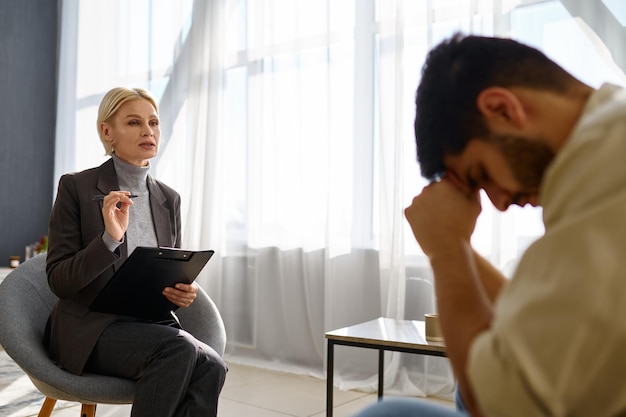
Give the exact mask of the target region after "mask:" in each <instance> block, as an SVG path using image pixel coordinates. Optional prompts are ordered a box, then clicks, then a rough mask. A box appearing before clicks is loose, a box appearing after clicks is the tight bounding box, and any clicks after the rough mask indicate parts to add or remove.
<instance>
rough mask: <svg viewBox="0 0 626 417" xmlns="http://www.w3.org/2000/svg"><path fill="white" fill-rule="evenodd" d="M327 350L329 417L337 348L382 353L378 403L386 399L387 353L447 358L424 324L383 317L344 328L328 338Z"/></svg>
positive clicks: (329, 414) (442, 345) (379, 369)
mask: <svg viewBox="0 0 626 417" xmlns="http://www.w3.org/2000/svg"><path fill="white" fill-rule="evenodd" d="M325 336H326V340H327V342H328V346H327V349H328V350H327V362H326V366H327V371H326V416H328V417H332V415H333V373H334V366H335V364H334V350H335V349H334V348H335V345H344V346H354V347H361V348H367V349H378V400H379V401H380V400H381V399H382V397H383V385H384V368H385V351H386V350H390V351H395V352H407V353H417V354H420V355H430V356H446V347H445V344H444V343H443V342H430V341H426V330H425V325H424V322H423V321H419V320H396V319H390V318H385V317H379V318H377V319H374V320H370V321H366V322H363V323H359V324H355V325H353V326H348V327H343V328H341V329H337V330H333V331H330V332H327V333H326V334H325Z"/></svg>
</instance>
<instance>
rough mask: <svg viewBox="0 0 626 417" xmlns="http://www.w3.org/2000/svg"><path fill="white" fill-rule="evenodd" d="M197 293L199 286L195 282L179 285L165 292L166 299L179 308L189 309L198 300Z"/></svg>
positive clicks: (166, 289) (167, 288) (168, 288)
mask: <svg viewBox="0 0 626 417" xmlns="http://www.w3.org/2000/svg"><path fill="white" fill-rule="evenodd" d="M197 293H198V286H197V285H196V283H195V282H192V283H191V284H183V283H178V284H176V286H175V287H174V288H172V287H166V288H165V289H164V290H163V295H164V296H165V298H167V299H168V300H169V301H170V302H171V303H174V304H176V305H177V306H178V307H189V306H190V305H191V303H193V301H194V300H195V299H196V295H197Z"/></svg>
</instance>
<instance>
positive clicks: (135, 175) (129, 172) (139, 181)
mask: <svg viewBox="0 0 626 417" xmlns="http://www.w3.org/2000/svg"><path fill="white" fill-rule="evenodd" d="M113 164H114V166H115V172H116V173H117V178H118V181H119V185H120V190H123V191H130V192H131V193H132V194H135V195H137V198H133V205H132V206H131V207H130V210H129V217H128V229H127V230H126V239H127V241H128V243H127V246H128V255H129V256H130V254H131V253H132V252H133V250H135V248H136V247H137V246H151V247H156V246H158V243H157V238H156V232H155V231H154V224H153V222H152V211H151V210H150V198H149V197H150V193H149V192H148V183H147V178H148V171H149V170H150V165H148V166H145V167H138V166H135V165H131V164H128V163H126V162H124V161H122V160H121V159H120V158H118V157H117V156H115V154H113ZM103 239H104V242H105V243H106V244H107V247H108V248H109V249H110V250H111V251H114V250H115V249H116V248H117V247H118V246H119V245H121V244H122V243H123V240H122V242H117V241H115V240H114V239H113V238H112V237H110V236H109V235H108V234H107V233H105V234H104V236H103Z"/></svg>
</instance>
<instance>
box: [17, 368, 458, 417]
mask: <svg viewBox="0 0 626 417" xmlns="http://www.w3.org/2000/svg"><path fill="white" fill-rule="evenodd" d="M229 369H230V370H229V373H228V376H227V378H226V384H225V385H224V389H223V390H222V395H221V397H220V405H219V413H218V415H219V416H220V417H290V416H291V417H322V416H325V415H326V412H325V410H326V382H325V381H323V380H321V379H318V378H313V377H308V376H302V375H295V374H288V373H282V372H277V371H271V370H265V369H259V368H254V367H250V366H244V365H239V364H233V363H229ZM375 401H376V394H366V393H363V392H356V391H340V390H338V389H335V394H334V416H335V417H348V416H351V415H353V414H354V413H355V412H356V411H358V410H360V409H362V408H363V407H365V406H366V405H368V404H371V403H373V402H375ZM433 401H437V402H439V403H442V404H445V405H448V406H451V407H452V406H453V404H452V403H451V402H449V401H445V400H438V399H433ZM79 414H80V413H79V406H78V405H76V406H72V407H69V408H64V409H60V410H57V411H55V412H53V414H52V416H53V417H79ZM129 414H130V406H111V405H104V404H103V405H99V406H98V410H97V417H128V415H129ZM31 415H32V416H34V415H36V414H11V416H10V417H25V416H31Z"/></svg>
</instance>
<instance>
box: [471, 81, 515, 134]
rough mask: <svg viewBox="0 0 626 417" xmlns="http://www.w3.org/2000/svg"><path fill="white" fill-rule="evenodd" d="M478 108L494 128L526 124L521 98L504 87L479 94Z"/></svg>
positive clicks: (485, 90) (493, 88) (490, 88)
mask: <svg viewBox="0 0 626 417" xmlns="http://www.w3.org/2000/svg"><path fill="white" fill-rule="evenodd" d="M476 106H477V107H478V110H479V111H480V113H481V114H482V115H483V117H484V118H485V122H486V123H487V125H488V126H491V127H492V128H497V127H498V126H500V127H507V126H508V127H511V126H512V127H515V128H517V129H521V128H522V127H523V126H524V125H525V124H526V116H527V115H526V112H525V111H524V107H523V106H522V103H521V101H520V100H519V98H518V97H517V96H516V95H515V94H514V93H513V92H511V90H509V89H507V88H503V87H487V88H485V89H484V90H483V91H481V92H480V93H479V94H478V97H477V98H476Z"/></svg>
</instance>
